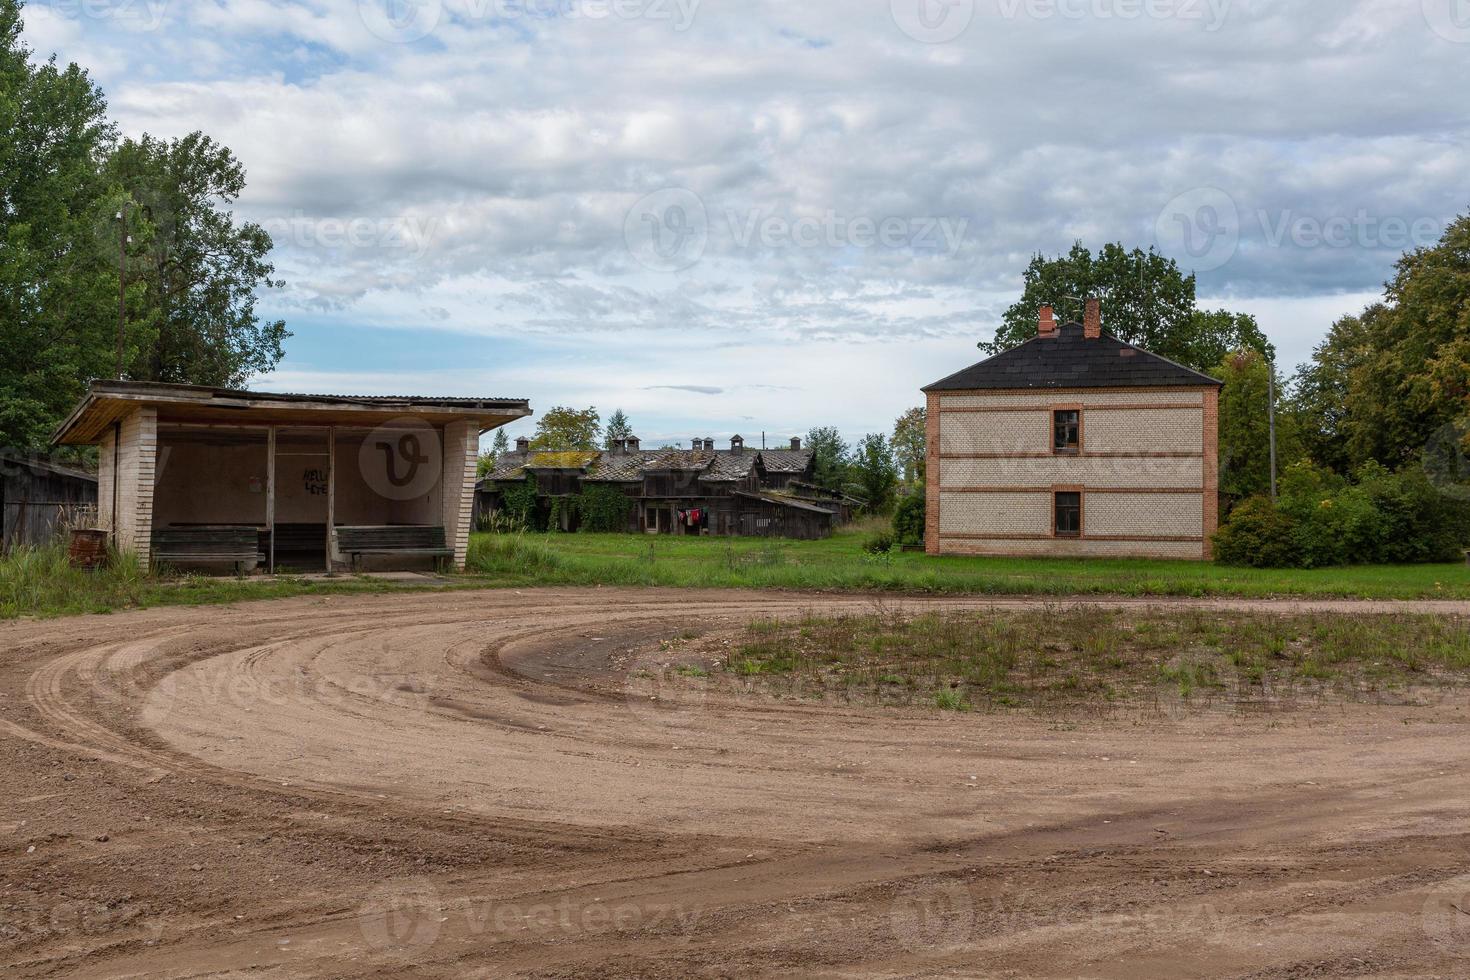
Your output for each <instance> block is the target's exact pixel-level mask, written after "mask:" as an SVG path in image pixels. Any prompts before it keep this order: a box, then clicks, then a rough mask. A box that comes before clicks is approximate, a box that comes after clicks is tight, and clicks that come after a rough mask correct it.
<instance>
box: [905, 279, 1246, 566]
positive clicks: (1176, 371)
mask: <svg viewBox="0 0 1470 980" xmlns="http://www.w3.org/2000/svg"><path fill="white" fill-rule="evenodd" d="M1219 392H1220V383H1219V382H1218V381H1216V380H1215V379H1214V378H1211V377H1208V376H1206V375H1203V374H1200V373H1199V372H1197V371H1193V370H1191V369H1189V368H1186V367H1184V366H1182V365H1179V364H1176V363H1174V362H1173V361H1170V360H1168V359H1166V358H1163V357H1159V356H1158V355H1156V354H1151V353H1149V352H1148V351H1145V350H1140V349H1139V348H1137V347H1133V346H1131V345H1129V344H1125V343H1123V342H1122V341H1120V340H1118V339H1116V338H1114V337H1110V336H1108V335H1107V334H1104V333H1103V332H1102V312H1101V306H1100V304H1099V303H1098V301H1097V300H1095V299H1094V300H1089V301H1088V303H1087V308H1086V314H1085V316H1084V323H1068V324H1065V325H1058V323H1057V321H1056V317H1055V314H1054V312H1053V310H1052V308H1051V307H1044V308H1043V309H1042V310H1041V316H1040V323H1039V328H1038V331H1037V335H1036V336H1035V337H1033V338H1032V339H1030V340H1028V341H1027V342H1026V343H1024V344H1021V345H1020V346H1018V347H1015V348H1012V349H1011V350H1008V351H1005V352H1003V353H1001V354H998V355H996V356H995V357H992V358H990V359H989V360H986V361H981V362H980V363H979V364H975V365H972V366H971V367H968V368H965V369H964V370H963V371H960V372H958V373H957V374H953V375H950V376H949V377H947V378H945V379H943V380H942V381H937V382H935V383H934V384H932V385H929V386H928V387H927V388H925V389H924V393H925V395H926V396H927V404H928V455H929V463H928V472H929V481H928V488H927V493H928V500H927V505H928V516H927V524H926V529H925V530H926V541H925V545H926V550H927V551H928V552H929V553H930V554H934V555H1055V556H1091V557H1119V556H1138V557H1154V558H1192V559H1207V558H1209V557H1210V537H1211V535H1213V534H1214V532H1215V529H1216V525H1217V523H1218V515H1219V511H1218V508H1219V503H1218V477H1219V450H1218V445H1219V441H1218V434H1217V420H1218V409H1219Z"/></svg>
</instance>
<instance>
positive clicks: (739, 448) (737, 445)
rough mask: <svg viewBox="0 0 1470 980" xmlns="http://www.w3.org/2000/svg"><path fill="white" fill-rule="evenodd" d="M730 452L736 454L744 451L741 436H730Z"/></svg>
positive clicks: (743, 442) (743, 441)
mask: <svg viewBox="0 0 1470 980" xmlns="http://www.w3.org/2000/svg"><path fill="white" fill-rule="evenodd" d="M730 452H732V453H736V454H739V453H743V452H745V440H744V439H743V438H741V437H740V436H731V437H730Z"/></svg>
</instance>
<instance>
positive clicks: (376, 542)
mask: <svg viewBox="0 0 1470 980" xmlns="http://www.w3.org/2000/svg"><path fill="white" fill-rule="evenodd" d="M337 551H338V552H340V553H341V554H344V555H350V556H351V559H352V568H353V569H354V570H356V569H357V567H358V564H359V563H360V561H361V559H362V556H363V555H402V556H405V557H426V558H433V559H435V564H436V565H438V564H440V563H442V560H443V559H445V558H448V557H450V556H452V555H453V554H454V549H452V548H449V547H447V546H446V545H445V543H444V528H442V527H424V526H418V525H391V526H386V527H339V528H337Z"/></svg>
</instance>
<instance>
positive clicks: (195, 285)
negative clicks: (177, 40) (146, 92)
mask: <svg viewBox="0 0 1470 980" xmlns="http://www.w3.org/2000/svg"><path fill="white" fill-rule="evenodd" d="M107 174H108V176H109V177H110V178H111V179H112V180H113V181H115V182H116V183H117V184H118V185H120V186H121V187H123V188H124V189H125V190H126V191H127V192H128V194H129V196H130V197H131V199H132V201H134V202H136V207H134V208H132V209H130V210H129V214H128V222H129V226H130V230H133V232H134V234H135V236H136V237H137V238H138V239H139V241H140V243H141V247H140V252H141V254H140V255H139V256H138V257H137V259H136V260H135V268H134V269H131V270H130V271H129V275H130V276H136V277H140V278H141V279H142V281H143V282H144V283H145V284H146V285H147V291H146V293H145V302H144V303H142V304H136V305H135V306H134V307H130V309H129V332H130V334H131V338H130V339H131V349H132V357H131V359H130V361H129V364H128V370H129V374H130V375H131V376H132V377H135V378H141V379H146V380H149V381H176V382H189V383H192V384H212V385H225V386H230V385H240V384H243V383H244V382H245V381H246V380H247V379H249V378H250V377H251V376H253V375H256V374H263V373H265V372H268V371H270V370H272V369H273V368H274V367H275V366H276V364H277V362H279V361H280V359H281V357H282V356H283V354H284V352H283V350H282V348H281V344H282V341H284V340H285V338H287V337H289V336H290V334H289V333H288V332H287V331H286V324H285V322H284V321H281V320H262V319H261V318H260V317H259V316H258V315H257V313H256V309H255V308H256V302H257V293H258V291H259V290H262V289H266V288H269V287H272V286H279V285H281V283H279V282H277V281H275V280H273V279H272V278H271V276H272V275H273V273H274V271H275V270H274V267H273V266H272V265H271V263H270V262H269V261H267V256H268V255H269V253H270V250H271V237H270V235H269V234H268V233H267V232H266V230H265V229H264V228H262V227H261V226H260V225H257V224H254V223H252V222H244V223H241V224H237V223H236V222H235V219H234V216H233V215H232V214H231V213H230V212H229V211H228V210H226V209H227V208H228V207H229V205H231V204H232V203H234V201H235V200H236V199H237V198H238V197H239V196H240V192H241V191H242V190H244V188H245V169H244V167H242V166H241V165H240V162H239V161H238V160H236V159H235V157H234V155H233V154H232V153H231V152H230V151H229V149H228V148H227V147H224V146H221V145H219V144H218V143H216V142H214V141H213V140H212V139H210V138H209V137H208V136H205V135H204V134H203V133H198V132H195V133H190V134H189V135H188V136H185V137H183V138H182V139H175V140H171V141H165V140H160V139H155V138H154V137H152V136H147V135H145V136H143V137H142V138H141V139H139V140H131V139H129V140H124V141H123V142H122V143H121V145H119V146H118V147H117V150H116V152H114V153H113V154H112V157H111V159H110V160H109V163H108V167H107ZM137 305H141V308H136V306H137Z"/></svg>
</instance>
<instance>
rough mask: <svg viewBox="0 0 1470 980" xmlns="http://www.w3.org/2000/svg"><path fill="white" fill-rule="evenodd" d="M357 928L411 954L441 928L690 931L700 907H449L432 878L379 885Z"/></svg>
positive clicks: (541, 936)
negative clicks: (697, 909) (430, 880)
mask: <svg viewBox="0 0 1470 980" xmlns="http://www.w3.org/2000/svg"><path fill="white" fill-rule="evenodd" d="M357 921H358V928H359V930H360V931H361V933H362V936H363V939H365V940H366V941H367V944H368V945H369V946H370V947H372V948H373V949H374V950H377V951H379V952H383V953H392V954H399V955H405V954H407V955H412V954H413V953H415V952H417V951H420V950H422V949H424V948H425V947H427V946H432V945H433V944H434V943H435V942H437V941H438V939H439V936H440V934H441V933H442V932H443V931H444V929H445V928H450V929H452V930H454V932H455V933H456V934H464V935H468V936H471V937H481V936H485V935H500V936H505V937H512V938H516V939H526V938H528V937H529V938H533V939H537V940H546V939H553V938H573V937H577V936H600V935H607V934H609V933H623V932H629V933H631V932H635V931H644V930H657V931H661V932H665V933H672V932H679V933H682V934H683V935H684V936H691V935H693V934H694V931H695V928H696V927H697V925H698V922H699V913H698V912H697V911H692V910H688V909H685V908H684V907H683V906H679V905H671V904H665V903H642V902H618V901H612V902H609V901H604V900H603V899H601V898H597V897H593V898H587V899H573V898H570V897H564V898H561V899H558V900H555V901H543V902H524V903H522V902H496V901H482V902H475V903H471V904H470V905H468V906H462V907H458V908H455V909H450V908H448V907H447V906H446V905H445V904H444V902H443V900H442V898H441V896H440V894H439V891H438V889H437V888H435V887H434V885H433V883H432V882H429V881H427V880H423V879H413V880H410V881H404V882H397V883H390V884H385V885H380V886H379V887H377V888H374V889H373V890H372V892H370V893H369V895H368V897H367V899H366V900H365V901H364V902H363V903H362V905H361V906H359V908H358V914H357Z"/></svg>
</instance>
